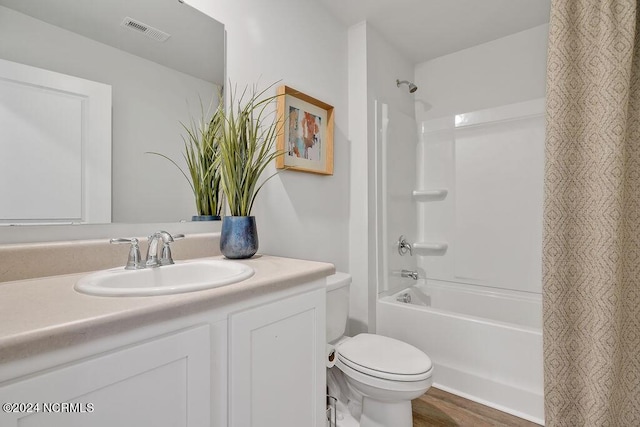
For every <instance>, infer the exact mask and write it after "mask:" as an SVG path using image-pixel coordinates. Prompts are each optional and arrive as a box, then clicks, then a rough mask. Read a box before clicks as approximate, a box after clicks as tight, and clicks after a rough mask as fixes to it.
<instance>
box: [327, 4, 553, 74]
mask: <svg viewBox="0 0 640 427" xmlns="http://www.w3.org/2000/svg"><path fill="white" fill-rule="evenodd" d="M319 1H320V2H322V3H324V4H325V5H326V6H327V7H328V8H329V10H330V11H331V13H333V14H334V15H335V16H336V17H337V18H339V19H340V20H341V21H343V22H344V23H345V24H346V25H347V26H351V25H353V24H357V23H359V22H361V21H364V20H366V21H368V22H369V24H371V26H372V27H373V28H375V29H376V30H378V32H380V34H381V35H382V36H383V37H384V38H385V39H386V40H388V41H389V42H390V43H391V44H393V45H394V46H396V47H397V48H398V49H400V50H401V51H403V52H404V54H405V56H406V57H407V58H408V59H410V60H411V61H413V62H414V63H415V64H417V63H420V62H424V61H427V60H429V59H433V58H437V57H439V56H442V55H446V54H448V53H452V52H457V51H459V50H462V49H466V48H468V47H471V46H475V45H478V44H481V43H486V42H488V41H491V40H495V39H498V38H501V37H504V36H507V35H509V34H513V33H517V32H520V31H523V30H526V29H529V28H532V27H535V26H538V25H541V24H544V23H546V22H549V10H550V7H551V6H550V4H551V0H319Z"/></svg>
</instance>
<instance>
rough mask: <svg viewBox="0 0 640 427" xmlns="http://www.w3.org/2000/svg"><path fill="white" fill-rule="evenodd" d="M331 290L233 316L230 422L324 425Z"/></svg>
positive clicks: (269, 424)
mask: <svg viewBox="0 0 640 427" xmlns="http://www.w3.org/2000/svg"><path fill="white" fill-rule="evenodd" d="M324 298H325V290H324V289H322V290H319V291H314V292H310V293H307V294H303V295H299V296H295V297H291V298H287V299H284V300H282V301H278V302H274V303H271V304H267V305H264V306H260V307H256V308H253V309H250V310H247V311H243V312H240V313H237V314H234V315H233V316H232V317H231V323H230V327H231V331H230V333H231V335H230V336H231V337H232V338H231V346H230V357H229V372H230V381H229V383H230V396H231V405H230V425H233V426H256V427H257V426H261V427H262V426H267V427H271V426H273V427H275V426H320V425H323V423H326V421H324V420H323V411H322V406H323V401H324V394H325V392H324V389H325V382H326V380H325V372H324V364H323V363H322V360H323V352H324V342H325V323H324V321H325V305H324Z"/></svg>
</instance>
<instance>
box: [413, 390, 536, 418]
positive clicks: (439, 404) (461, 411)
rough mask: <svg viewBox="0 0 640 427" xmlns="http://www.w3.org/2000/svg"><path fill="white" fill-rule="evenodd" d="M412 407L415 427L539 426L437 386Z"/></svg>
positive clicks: (416, 400) (417, 400)
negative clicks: (439, 388)
mask: <svg viewBox="0 0 640 427" xmlns="http://www.w3.org/2000/svg"><path fill="white" fill-rule="evenodd" d="M411 404H412V406H413V427H431V426H438V427H539V425H538V424H535V423H532V422H530V421H526V420H523V419H522V418H518V417H514V416H513V415H509V414H506V413H504V412H501V411H498V410H497V409H493V408H489V407H488V406H484V405H481V404H479V403H476V402H473V401H471V400H468V399H464V398H462V397H460V396H456V395H455V394H451V393H447V392H445V391H442V390H438V389H437V388H434V387H431V388H430V389H429V391H428V392H427V393H426V394H424V395H422V396H420V397H419V398H417V399H415V400H413V401H412V402H411Z"/></svg>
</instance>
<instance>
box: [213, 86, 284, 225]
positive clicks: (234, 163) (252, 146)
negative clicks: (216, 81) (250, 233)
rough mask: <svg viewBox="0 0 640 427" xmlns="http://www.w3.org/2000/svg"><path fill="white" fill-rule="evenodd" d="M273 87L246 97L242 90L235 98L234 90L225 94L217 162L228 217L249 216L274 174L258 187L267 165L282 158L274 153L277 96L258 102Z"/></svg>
mask: <svg viewBox="0 0 640 427" xmlns="http://www.w3.org/2000/svg"><path fill="white" fill-rule="evenodd" d="M274 85H275V84H272V85H271V86H269V87H267V88H266V89H265V90H263V91H260V92H257V91H256V88H255V87H254V88H253V89H252V91H251V93H250V94H249V93H248V88H245V89H244V91H243V92H242V94H240V95H239V96H238V93H237V88H235V89H234V90H233V91H232V92H231V93H230V94H229V110H228V112H226V114H225V117H224V120H223V121H222V129H221V132H220V143H219V150H220V151H219V157H218V159H219V169H220V175H221V178H222V190H223V192H224V194H225V196H226V198H227V204H228V205H229V212H230V215H232V216H249V215H251V209H252V208H253V203H254V201H255V198H256V196H257V195H258V192H259V191H260V189H261V188H262V186H263V185H264V184H265V183H266V182H267V181H268V180H269V179H271V178H273V177H274V176H275V175H276V174H277V173H278V172H277V171H276V172H275V173H273V174H272V175H270V176H269V177H267V178H266V179H265V180H264V181H262V183H260V184H259V185H258V180H259V178H260V176H261V175H262V173H263V172H264V170H265V169H266V167H267V166H268V165H269V163H271V161H272V160H274V159H275V158H276V157H278V156H281V155H283V152H282V151H275V150H274V146H275V142H276V139H277V137H278V133H279V132H280V131H281V129H280V128H281V124H280V122H279V121H278V117H277V115H276V113H275V108H273V101H274V100H275V99H276V98H277V97H278V96H279V95H274V96H267V97H265V98H263V99H261V98H262V97H263V96H264V95H265V93H266V92H267V91H268V90H270V89H271V88H272V87H273V86H274ZM247 96H248V99H247V100H246V101H245V98H246V97H247Z"/></svg>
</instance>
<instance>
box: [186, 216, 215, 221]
mask: <svg viewBox="0 0 640 427" xmlns="http://www.w3.org/2000/svg"><path fill="white" fill-rule="evenodd" d="M191 221H220V215H194V216H192V217H191Z"/></svg>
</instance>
